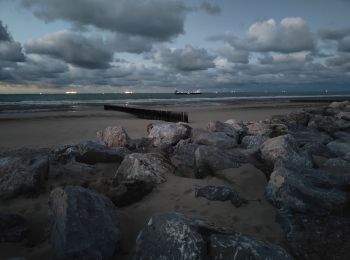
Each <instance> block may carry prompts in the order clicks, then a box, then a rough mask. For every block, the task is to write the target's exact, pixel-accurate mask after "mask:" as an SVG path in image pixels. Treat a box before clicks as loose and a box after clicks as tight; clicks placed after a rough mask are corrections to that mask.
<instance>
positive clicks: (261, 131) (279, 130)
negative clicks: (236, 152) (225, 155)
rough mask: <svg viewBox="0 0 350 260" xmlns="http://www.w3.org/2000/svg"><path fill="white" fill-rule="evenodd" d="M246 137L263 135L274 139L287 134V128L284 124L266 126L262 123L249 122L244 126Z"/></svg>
mask: <svg viewBox="0 0 350 260" xmlns="http://www.w3.org/2000/svg"><path fill="white" fill-rule="evenodd" d="M246 127H247V129H248V130H247V135H264V136H268V137H276V136H280V135H285V134H287V133H288V127H287V126H286V125H284V124H267V123H263V122H250V123H248V124H247V125H246Z"/></svg>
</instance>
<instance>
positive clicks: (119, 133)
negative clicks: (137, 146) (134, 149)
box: [96, 126, 130, 147]
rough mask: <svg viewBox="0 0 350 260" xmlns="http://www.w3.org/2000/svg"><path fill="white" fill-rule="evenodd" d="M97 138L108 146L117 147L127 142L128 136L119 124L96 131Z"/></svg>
mask: <svg viewBox="0 0 350 260" xmlns="http://www.w3.org/2000/svg"><path fill="white" fill-rule="evenodd" d="M96 135H97V138H98V139H99V140H101V141H102V142H104V143H105V144H106V145H107V146H109V147H119V146H125V145H127V144H128V142H129V140H130V138H129V136H128V134H127V133H126V131H125V130H124V128H122V127H121V126H108V127H106V128H104V129H102V130H99V131H98V132H97V133H96Z"/></svg>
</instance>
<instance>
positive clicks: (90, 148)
mask: <svg viewBox="0 0 350 260" xmlns="http://www.w3.org/2000/svg"><path fill="white" fill-rule="evenodd" d="M128 153H130V152H129V151H128V150H127V149H126V148H125V147H117V148H110V147H108V146H106V145H102V144H99V143H95V142H91V141H89V142H86V143H84V144H80V145H78V146H77V154H76V155H75V160H76V161H77V162H82V163H87V164H96V163H117V162H121V161H122V160H123V158H124V157H125V155H126V154H128Z"/></svg>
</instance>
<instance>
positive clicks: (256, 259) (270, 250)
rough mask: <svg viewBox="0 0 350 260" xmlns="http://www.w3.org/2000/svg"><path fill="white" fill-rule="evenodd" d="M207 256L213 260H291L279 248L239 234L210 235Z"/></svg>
mask: <svg viewBox="0 0 350 260" xmlns="http://www.w3.org/2000/svg"><path fill="white" fill-rule="evenodd" d="M209 254H210V259H215V260H225V259H235V260H248V259H249V260H262V259H266V260H267V259H269V260H279V259H280V260H287V259H288V260H293V257H291V256H290V255H289V254H288V253H287V252H286V251H285V250H284V249H282V248H281V247H279V246H276V245H273V244H271V243H267V242H264V241H260V240H255V239H251V238H249V237H247V236H244V235H242V234H239V233H235V234H228V235H226V234H213V235H211V236H210V253H209Z"/></svg>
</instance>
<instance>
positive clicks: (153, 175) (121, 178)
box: [113, 153, 175, 184]
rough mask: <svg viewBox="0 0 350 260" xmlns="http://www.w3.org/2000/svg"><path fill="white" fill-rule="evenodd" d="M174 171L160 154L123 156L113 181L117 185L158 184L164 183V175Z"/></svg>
mask: <svg viewBox="0 0 350 260" xmlns="http://www.w3.org/2000/svg"><path fill="white" fill-rule="evenodd" d="M174 170H175V168H174V166H173V165H171V164H170V162H169V161H168V160H167V159H165V157H163V156H162V155H160V154H156V153H146V154H145V153H132V154H129V155H127V156H125V158H124V160H123V161H122V163H121V164H120V166H119V168H118V170H117V172H116V174H115V176H114V178H113V179H114V182H115V183H117V184H118V183H122V182H127V183H132V182H139V181H141V182H147V183H152V184H160V183H163V182H165V181H166V174H167V173H173V172H174Z"/></svg>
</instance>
